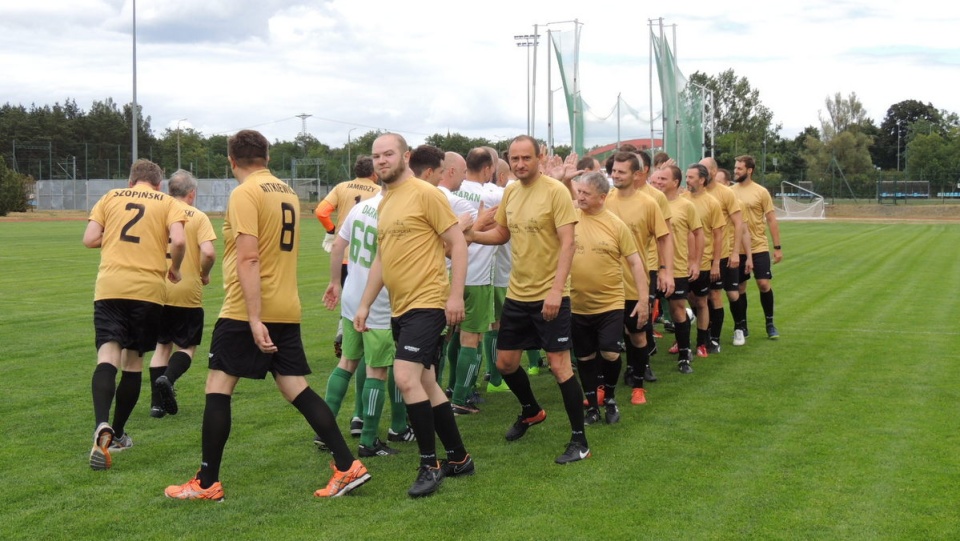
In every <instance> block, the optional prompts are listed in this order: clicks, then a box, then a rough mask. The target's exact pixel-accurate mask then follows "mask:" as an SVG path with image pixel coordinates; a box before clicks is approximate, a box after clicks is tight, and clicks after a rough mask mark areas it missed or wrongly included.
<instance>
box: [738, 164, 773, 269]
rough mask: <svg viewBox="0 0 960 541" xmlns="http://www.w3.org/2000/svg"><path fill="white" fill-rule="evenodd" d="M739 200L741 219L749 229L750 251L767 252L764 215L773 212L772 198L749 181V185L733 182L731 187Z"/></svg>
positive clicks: (764, 189)
mask: <svg viewBox="0 0 960 541" xmlns="http://www.w3.org/2000/svg"><path fill="white" fill-rule="evenodd" d="M730 189H731V190H733V193H734V194H736V196H737V199H738V200H740V210H741V211H742V212H743V221H744V223H746V224H747V230H748V231H750V250H751V253H754V254H759V253H762V252H769V251H770V248H769V246H768V245H767V231H766V221H765V220H766V217H767V213H770V212H773V198H772V197H770V192H769V191H767V189H766V188H764V187H763V186H761V185H759V184H757V183H756V182H753V181H750V184H749V185H746V186H745V185H743V184H742V183H741V184H734V185H733V186H732V187H731V188H730Z"/></svg>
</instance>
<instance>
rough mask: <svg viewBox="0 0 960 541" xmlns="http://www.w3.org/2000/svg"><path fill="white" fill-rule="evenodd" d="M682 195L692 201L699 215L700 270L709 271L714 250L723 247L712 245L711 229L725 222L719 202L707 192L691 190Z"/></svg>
mask: <svg viewBox="0 0 960 541" xmlns="http://www.w3.org/2000/svg"><path fill="white" fill-rule="evenodd" d="M683 197H686V198H687V199H689V200H690V201H692V202H693V206H694V207H696V208H697V215H698V216H700V224H701V225H702V226H703V255H702V256H701V257H700V270H702V271H709V270H710V268H711V267H712V266H713V254H714V250H715V249H722V248H723V247H722V246H714V245H713V230H714V229H723V226H724V225H725V224H726V223H727V222H726V220H724V219H723V212H722V211H721V210H720V203H719V202H718V201H717V200H716V199H714V197H713V196H712V195H710V194H709V193H706V192H703V193H701V194H700V195H693V193H691V192H684V194H683ZM721 244H722V238H721Z"/></svg>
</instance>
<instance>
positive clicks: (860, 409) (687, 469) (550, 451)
mask: <svg viewBox="0 0 960 541" xmlns="http://www.w3.org/2000/svg"><path fill="white" fill-rule="evenodd" d="M216 225H217V227H218V231H219V223H217V224H216ZM313 225H315V224H313V223H310V224H309V226H308V227H305V231H304V236H303V245H302V250H301V253H302V255H301V271H300V286H301V287H300V291H301V297H302V300H303V304H304V321H303V331H304V339H305V346H306V349H307V353H308V356H309V358H310V361H311V366H312V367H313V369H314V374H313V375H312V376H311V377H310V381H311V382H312V384H313V387H314V388H315V389H317V390H318V392H320V393H321V394H322V393H323V391H324V389H325V386H326V377H327V375H328V374H329V372H330V370H331V368H332V367H333V366H334V363H335V360H334V359H333V354H332V348H331V347H330V342H331V339H332V336H333V334H334V330H335V325H336V317H337V314H336V313H333V312H328V311H327V310H325V309H324V308H322V305H321V302H320V297H321V295H322V291H323V288H324V287H325V285H326V282H327V280H326V278H325V275H326V274H327V273H326V269H327V268H328V266H327V265H328V260H327V257H326V254H324V253H323V252H322V250H321V249H320V243H321V242H320V241H321V236H322V232H321V231H320V227H312V226H313ZM83 228H84V222H82V221H70V222H11V223H0V243H2V244H0V246H2V250H0V262H2V272H3V274H2V277H0V396H2V399H0V411H2V423H3V424H2V428H3V432H4V433H5V434H6V436H5V437H4V438H3V439H2V440H0V441H2V443H0V464H2V468H3V472H4V476H3V478H4V497H3V498H2V499H0V516H2V517H3V520H2V521H0V539H94V538H95V539H111V538H116V539H227V538H229V539H237V540H239V539H378V538H383V539H845V540H846V539H957V538H958V537H960V505H958V500H960V489H958V488H957V486H958V483H960V473H958V471H960V467H958V466H960V452H958V450H960V430H958V420H957V419H958V418H960V416H958V404H960V371H958V370H957V361H958V357H957V351H958V350H960V332H958V326H957V322H958V321H960V302H958V294H957V277H958V276H960V243H958V239H960V224H957V223H951V224H938V223H927V224H904V223H897V224H878V223H872V224H868V223H830V222H818V223H797V222H789V223H782V224H781V229H782V232H783V245H784V248H785V260H784V262H783V263H782V264H780V265H777V266H776V267H775V268H774V272H775V279H774V290H775V293H776V300H777V310H778V313H777V324H778V326H779V329H780V332H781V334H782V338H781V339H780V340H779V341H778V342H772V341H768V340H767V339H766V338H763V337H762V335H763V331H762V329H763V326H762V313H761V311H760V303H759V297H758V295H757V293H756V289H755V287H754V285H753V284H751V285H750V290H749V291H750V321H751V329H754V333H753V335H752V336H751V337H750V338H749V339H748V343H747V346H746V347H743V348H736V349H735V348H733V347H732V346H730V345H729V341H730V332H731V330H730V325H729V323H728V325H727V329H726V330H725V336H724V345H723V352H722V353H721V354H720V355H715V356H711V357H710V358H708V359H703V360H697V361H696V363H695V370H696V372H695V373H694V374H692V375H689V376H681V374H679V373H678V372H676V370H675V368H674V364H673V362H672V360H671V359H670V356H668V355H667V354H665V353H664V352H665V350H666V347H668V346H669V342H668V341H669V340H670V336H669V335H667V337H666V338H664V339H663V342H661V346H662V347H661V348H660V350H661V352H662V353H660V354H658V355H657V356H655V357H654V360H653V366H654V369H655V370H656V371H657V373H658V375H659V376H660V381H659V382H657V383H652V384H649V386H648V388H649V391H648V399H649V404H648V405H646V406H639V407H637V406H631V405H630V404H629V400H628V397H629V394H628V392H627V390H626V389H624V388H622V387H621V389H620V391H619V396H620V398H621V404H623V406H622V413H623V420H622V421H621V423H619V424H618V425H613V426H599V427H596V428H592V427H591V428H590V429H588V437H589V438H590V442H591V448H592V451H593V457H592V458H590V459H588V460H586V461H584V462H581V463H576V464H572V465H568V466H563V467H561V466H557V465H555V464H554V463H553V458H554V457H555V456H556V455H557V454H559V453H560V452H561V451H562V450H563V445H564V444H565V443H566V441H567V439H568V436H569V432H568V430H569V429H568V426H567V423H566V421H565V418H564V414H563V409H562V405H561V403H560V397H559V392H558V391H557V389H556V385H555V384H554V383H553V378H552V377H551V376H550V375H549V373H545V374H544V375H541V376H537V377H534V378H532V379H533V382H534V388H535V390H536V392H537V394H538V397H539V398H540V399H541V402H542V403H543V404H544V406H545V408H546V409H547V411H548V412H549V417H548V419H547V422H545V423H544V424H542V425H540V426H538V427H536V428H533V429H531V431H530V432H529V433H528V434H527V436H526V437H525V438H523V439H522V440H520V441H517V442H513V443H508V442H506V441H505V440H504V439H503V433H504V431H505V430H506V428H507V427H508V426H509V424H510V423H511V422H512V421H513V419H514V418H515V415H516V413H517V410H518V408H517V405H516V402H515V399H513V397H512V395H510V394H506V395H504V394H495V395H488V396H487V397H486V398H487V402H486V404H484V405H483V406H481V408H482V409H483V413H482V414H480V415H476V416H470V417H467V418H460V419H459V421H458V422H459V424H460V427H461V430H462V432H463V435H464V440H465V442H466V444H467V446H468V448H469V450H470V451H471V452H472V453H473V455H474V457H475V459H476V462H477V474H476V475H475V476H473V477H470V478H466V479H448V480H447V481H446V482H445V483H444V485H443V487H442V489H441V490H440V492H439V493H438V494H437V495H436V496H434V497H432V498H428V499H424V500H410V499H409V498H408V497H407V496H406V489H407V488H408V486H409V484H410V483H411V482H412V481H413V478H414V476H415V468H416V462H417V460H416V447H415V445H414V444H403V445H400V444H397V445H398V446H400V447H401V449H402V450H403V452H402V454H400V455H397V456H394V457H380V458H375V459H367V460H366V461H365V463H366V464H367V466H368V468H369V469H370V472H371V473H372V475H373V479H372V481H371V482H370V483H368V484H367V485H366V486H364V487H362V488H361V489H359V490H358V491H356V492H355V493H353V494H351V495H349V496H348V497H345V498H340V499H336V500H331V501H323V500H319V499H316V498H314V497H313V496H312V493H313V491H314V490H315V489H317V488H319V487H320V486H322V485H323V484H325V482H326V480H327V479H328V477H329V469H328V466H327V463H328V457H325V456H320V455H318V453H317V451H316V450H314V448H313V445H312V443H311V440H312V434H311V432H310V429H309V427H308V426H307V425H306V423H305V422H303V420H302V418H301V417H300V416H299V414H298V413H297V412H296V410H295V409H294V408H293V407H291V406H289V405H287V404H286V403H285V402H284V401H283V399H282V398H281V397H280V395H279V393H278V392H277V391H276V389H275V387H274V386H273V384H272V382H270V381H269V380H268V381H262V382H258V381H243V382H241V384H240V385H239V387H238V389H237V393H236V395H235V399H234V401H233V418H234V422H233V431H232V434H231V438H230V441H229V443H228V445H227V449H226V453H225V457H224V464H223V469H222V481H223V484H224V487H225V490H226V495H227V499H226V501H224V502H223V503H219V504H215V503H210V502H181V501H171V500H168V499H166V498H165V497H164V496H163V488H164V487H165V486H166V485H168V484H173V483H182V482H184V481H185V480H186V479H188V478H189V477H190V476H191V475H193V473H194V472H195V471H196V469H197V467H198V465H199V461H200V422H201V418H202V409H203V400H204V399H203V382H204V379H205V377H206V366H205V365H206V363H205V360H204V359H205V357H206V351H207V347H208V345H209V335H207V336H205V337H204V338H205V343H204V344H203V345H202V346H201V347H200V351H199V352H198V356H197V357H198V360H197V361H196V362H195V364H194V367H193V368H192V369H191V370H190V371H189V372H188V373H187V374H186V375H185V376H184V377H183V379H181V380H180V382H178V390H179V397H180V408H181V409H180V411H181V412H180V414H179V415H177V416H176V417H167V418H164V419H162V420H157V419H151V418H150V417H149V416H148V409H149V399H148V390H147V388H146V386H145V387H144V392H143V394H142V395H141V401H140V404H139V405H138V408H137V410H135V411H134V414H133V416H132V418H131V420H130V422H129V423H128V431H129V433H130V434H131V436H132V437H133V439H134V441H135V447H134V448H133V449H130V450H127V451H124V452H122V453H118V454H116V455H115V459H114V467H113V469H111V470H110V471H107V472H93V471H91V470H90V468H89V466H88V464H87V454H88V453H89V450H90V444H91V432H92V429H93V415H92V405H91V398H90V378H91V374H92V371H93V368H94V363H95V351H94V347H93V328H92V317H91V315H92V298H93V285H94V279H95V276H96V270H97V262H98V258H99V254H98V252H97V251H95V250H88V249H85V248H83V246H82V245H81V243H80V239H81V236H82V233H83ZM218 247H219V246H218ZM218 272H219V267H218V269H217V271H216V272H215V274H217V273H218ZM221 299H222V291H221V290H220V280H219V279H217V280H215V282H214V283H213V284H211V286H210V287H209V288H208V290H207V298H206V301H207V302H206V307H207V321H208V323H209V326H208V331H209V329H212V323H213V321H214V320H215V318H216V315H217V312H218V310H219V306H220V302H221ZM728 322H729V317H728ZM664 342H666V343H664ZM351 397H352V392H351V394H350V395H348V399H347V401H345V404H346V405H345V407H344V410H347V411H341V415H340V421H341V426H344V427H345V426H346V424H347V422H348V420H349V411H348V410H349V408H350V404H351V403H352V399H351ZM385 417H386V416H385ZM384 430H385V428H384ZM350 443H351V444H353V445H355V444H356V440H351V441H350Z"/></svg>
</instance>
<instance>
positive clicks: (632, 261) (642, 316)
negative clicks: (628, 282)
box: [626, 252, 650, 324]
mask: <svg viewBox="0 0 960 541" xmlns="http://www.w3.org/2000/svg"><path fill="white" fill-rule="evenodd" d="M626 260H627V265H629V266H630V274H631V275H632V276H633V283H634V284H635V285H636V286H637V291H648V290H649V287H650V286H649V284H648V283H647V271H646V270H644V268H643V261H641V260H640V254H638V253H637V252H634V253H632V254H630V255H628V256H627V257H626ZM647 305H648V303H646V302H638V303H637V306H636V308H634V309H633V313H631V314H630V317H637V320H638V323H640V324H643V323H646V321H647V318H648V317H650V314H649V313H648V306H647Z"/></svg>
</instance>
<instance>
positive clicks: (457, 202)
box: [437, 186, 477, 283]
mask: <svg viewBox="0 0 960 541" xmlns="http://www.w3.org/2000/svg"><path fill="white" fill-rule="evenodd" d="M437 188H439V189H440V191H441V192H443V195H445V196H447V201H448V202H449V203H450V208H451V209H453V213H454V214H456V215H457V218H459V217H460V215H461V214H463V213H464V212H469V213H470V216H472V217H473V219H474V220H476V219H477V209H475V208H473V206H472V205H471V204H470V202H469V201H467V200H466V199H464V198H462V197H460V196H459V195H457V194H455V193H453V192H451V191H450V190H448V189H446V188H444V187H443V186H437ZM469 257H470V253H469V252H467V258H468V261H469ZM447 269H448V270H449V269H450V258H449V257H448V258H447ZM468 283H469V282H468Z"/></svg>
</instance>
